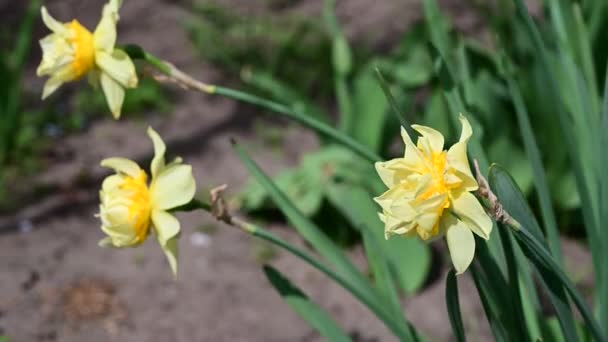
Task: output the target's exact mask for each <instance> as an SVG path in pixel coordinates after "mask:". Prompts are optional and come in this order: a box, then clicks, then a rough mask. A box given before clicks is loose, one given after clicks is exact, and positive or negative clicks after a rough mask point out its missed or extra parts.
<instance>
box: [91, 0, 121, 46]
mask: <svg viewBox="0 0 608 342" xmlns="http://www.w3.org/2000/svg"><path fill="white" fill-rule="evenodd" d="M115 2H116V1H111V2H110V3H108V4H106V5H105V6H104V8H103V14H102V16H101V20H100V21H99V24H97V27H96V28H95V32H94V33H93V39H94V41H95V48H96V49H98V50H103V51H106V52H110V51H112V50H114V45H115V44H116V22H117V21H118V9H119V4H116V3H115Z"/></svg>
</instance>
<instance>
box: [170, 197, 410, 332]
mask: <svg viewBox="0 0 608 342" xmlns="http://www.w3.org/2000/svg"><path fill="white" fill-rule="evenodd" d="M197 209H202V210H204V211H206V212H209V213H211V214H212V215H213V213H212V206H211V205H209V204H208V203H205V202H202V201H199V200H197V199H194V200H192V201H191V202H190V203H188V204H186V205H184V206H181V207H179V208H176V209H174V210H173V211H193V210H197ZM222 221H223V222H224V223H226V224H228V225H230V226H232V227H235V228H238V229H240V230H242V231H244V232H246V233H249V234H251V235H253V236H255V237H258V238H260V239H262V240H266V241H268V242H270V243H272V244H273V245H276V246H278V247H280V248H282V249H284V250H286V251H288V252H289V253H291V254H293V255H295V256H297V257H299V258H300V259H302V260H304V261H305V262H307V263H308V264H309V265H311V266H312V267H314V268H316V269H317V270H319V271H320V272H321V273H323V274H325V275H326V276H327V277H329V278H330V279H332V280H333V281H335V282H336V283H337V284H338V285H340V286H342V287H343V288H344V289H345V290H347V291H349V292H350V293H352V294H353V296H355V297H356V298H357V299H358V300H359V301H360V302H361V303H363V304H364V305H365V306H367V307H368V308H369V309H370V310H371V311H372V312H374V313H375V314H376V316H377V317H379V318H380V319H381V320H382V321H383V322H384V323H385V324H386V325H387V327H388V328H389V329H390V330H391V331H393V333H395V335H397V336H399V338H400V339H401V340H402V341H413V340H414V339H413V337H412V335H411V332H410V331H408V330H405V329H404V327H403V326H402V325H401V324H399V323H398V322H397V321H396V320H395V319H394V318H393V316H392V315H391V313H390V312H389V311H388V310H385V308H384V307H383V306H382V305H379V303H378V302H376V301H375V300H374V299H373V298H371V297H370V296H369V295H367V294H366V293H365V292H363V291H361V290H360V289H359V287H357V286H354V285H353V284H352V283H350V282H349V281H347V280H346V279H345V278H344V277H342V276H341V275H340V274H338V273H337V272H334V271H333V270H332V269H330V268H329V267H327V266H326V265H324V264H323V263H321V262H320V261H318V260H317V259H315V258H313V257H312V256H311V255H310V254H308V253H306V252H305V251H304V250H302V249H299V248H297V247H296V246H294V245H292V244H291V243H289V242H287V241H285V240H283V239H281V238H280V237H278V236H276V235H274V234H273V233H271V232H270V231H268V230H266V229H264V228H262V227H260V226H257V225H254V224H252V223H249V222H246V221H244V220H242V219H240V218H237V217H231V216H228V217H225V218H224V219H222Z"/></svg>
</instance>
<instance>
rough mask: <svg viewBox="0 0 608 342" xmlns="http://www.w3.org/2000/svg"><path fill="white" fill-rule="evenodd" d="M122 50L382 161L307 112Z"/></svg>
mask: <svg viewBox="0 0 608 342" xmlns="http://www.w3.org/2000/svg"><path fill="white" fill-rule="evenodd" d="M122 49H123V50H124V51H125V52H126V53H127V54H128V55H129V56H130V57H131V58H134V59H143V60H145V61H147V62H148V63H150V64H151V65H152V66H154V67H156V68H157V69H159V70H160V71H161V72H162V73H163V74H165V75H166V76H169V77H172V78H174V81H176V82H178V83H180V84H182V85H184V86H186V87H188V88H190V89H194V90H198V91H200V92H203V93H207V94H217V95H222V96H225V97H228V98H231V99H234V100H237V101H241V102H246V103H249V104H252V105H255V106H258V107H261V108H264V109H268V110H270V111H273V112H275V113H277V114H280V115H283V116H286V117H288V118H290V119H292V120H294V121H297V122H299V123H300V124H302V125H304V126H306V127H309V128H312V129H313V130H315V131H316V132H318V133H320V134H322V135H324V136H327V137H329V138H331V139H334V140H335V141H336V142H339V143H341V144H343V145H344V146H346V147H348V148H350V149H351V150H352V151H354V152H355V153H357V154H359V155H360V156H361V157H363V158H365V159H367V160H369V161H371V162H376V161H380V160H383V158H382V157H381V156H379V155H378V154H376V153H375V152H373V151H372V150H370V149H369V148H367V147H366V146H364V145H362V144H360V143H359V142H357V141H356V140H354V139H353V138H351V137H350V136H348V135H347V134H345V133H342V132H340V131H338V130H337V129H335V128H333V127H331V126H329V125H327V124H325V123H323V122H321V121H318V120H316V119H314V118H313V117H312V116H310V115H306V114H304V113H300V112H298V111H296V110H294V109H292V108H290V107H288V106H286V105H284V104H281V103H278V102H274V101H271V100H268V99H265V98H262V97H259V96H256V95H253V94H249V93H246V92H243V91H239V90H235V89H231V88H226V87H220V86H214V85H210V84H206V83H203V82H200V81H197V80H195V79H194V78H192V77H190V76H189V75H187V74H185V73H183V72H181V71H180V70H179V69H177V68H176V67H175V66H173V65H172V64H171V63H168V62H166V61H163V60H161V59H159V58H157V57H155V56H153V55H152V54H150V53H148V52H146V51H145V50H143V49H142V48H141V47H139V46H137V45H126V46H123V47H122Z"/></svg>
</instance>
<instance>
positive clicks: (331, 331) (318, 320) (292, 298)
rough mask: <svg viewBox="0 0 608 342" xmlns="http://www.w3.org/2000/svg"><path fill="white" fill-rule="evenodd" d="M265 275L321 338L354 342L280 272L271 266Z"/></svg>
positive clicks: (266, 266) (266, 267) (266, 268)
mask: <svg viewBox="0 0 608 342" xmlns="http://www.w3.org/2000/svg"><path fill="white" fill-rule="evenodd" d="M264 274H265V275H266V278H268V280H269V281H270V283H271V284H272V286H274V288H275V289H276V290H277V291H278V292H279V294H280V295H281V297H283V299H284V300H285V301H286V302H287V304H289V306H291V308H292V309H293V310H294V311H295V312H297V313H298V315H300V317H302V318H303V319H304V320H306V321H307V322H308V323H309V324H310V325H311V326H312V327H313V328H315V329H316V330H317V331H318V332H319V333H320V334H321V336H324V337H325V338H327V339H328V340H329V341H338V342H347V341H352V340H351V338H350V337H349V336H348V335H347V334H346V333H345V332H344V330H342V328H340V326H338V324H337V323H336V321H334V319H333V318H332V317H331V316H330V315H329V314H328V313H327V312H326V311H325V310H323V309H322V308H321V307H320V306H318V305H317V304H315V303H314V302H312V301H311V300H310V299H309V298H308V297H307V296H306V295H305V294H304V293H303V292H302V291H301V290H300V289H299V288H297V287H296V286H295V285H294V284H292V283H291V282H290V281H289V279H287V278H286V277H285V276H284V275H282V274H281V273H280V272H279V271H277V270H276V269H275V268H273V267H272V266H270V265H265V266H264Z"/></svg>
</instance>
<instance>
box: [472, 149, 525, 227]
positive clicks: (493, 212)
mask: <svg viewBox="0 0 608 342" xmlns="http://www.w3.org/2000/svg"><path fill="white" fill-rule="evenodd" d="M473 164H474V165H475V172H476V178H477V184H478V185H479V188H478V189H477V193H478V194H479V196H481V197H483V198H485V199H487V200H488V202H490V208H486V210H487V211H488V214H489V215H490V216H492V217H494V219H495V220H496V222H501V223H504V224H508V225H509V226H511V227H513V228H514V229H519V228H521V224H520V223H519V222H517V220H515V219H514V218H513V217H512V216H511V215H510V214H509V213H508V212H507V210H506V209H505V208H504V207H503V205H502V203H500V201H499V200H498V197H497V196H496V194H494V192H492V189H490V184H488V180H487V179H486V178H485V177H484V176H483V173H481V170H480V169H479V162H477V159H474V160H473Z"/></svg>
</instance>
